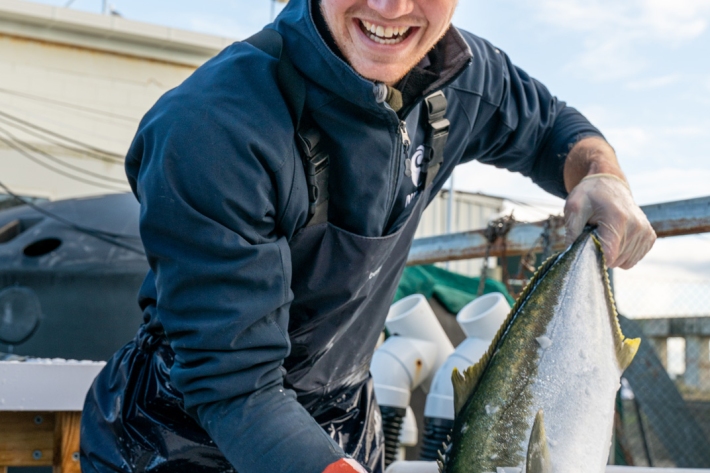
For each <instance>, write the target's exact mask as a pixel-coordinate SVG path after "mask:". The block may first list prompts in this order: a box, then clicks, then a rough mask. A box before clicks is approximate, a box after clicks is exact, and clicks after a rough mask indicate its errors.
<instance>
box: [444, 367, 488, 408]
mask: <svg viewBox="0 0 710 473" xmlns="http://www.w3.org/2000/svg"><path fill="white" fill-rule="evenodd" d="M486 356H487V355H486ZM486 356H484V359H481V360H480V361H479V362H478V363H476V364H475V365H473V366H469V367H468V368H467V369H465V370H464V372H463V373H461V372H460V371H459V370H458V369H457V368H454V372H453V374H452V375H451V382H452V383H453V385H454V414H455V415H456V416H458V415H459V414H460V413H461V410H462V409H463V406H464V405H465V404H466V401H468V399H469V398H470V397H471V395H472V394H473V392H474V391H475V390H476V386H478V382H479V381H480V380H481V375H482V374H483V371H484V370H485V368H486V365H487V364H488V360H487V359H485V358H486Z"/></svg>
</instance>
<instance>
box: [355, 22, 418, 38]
mask: <svg viewBox="0 0 710 473" xmlns="http://www.w3.org/2000/svg"><path fill="white" fill-rule="evenodd" d="M361 22H362V26H363V27H364V28H365V31H366V32H368V33H369V34H368V36H369V37H370V39H371V40H373V41H375V42H377V43H380V44H397V43H401V42H402V41H404V35H405V34H406V33H407V32H408V31H409V26H387V27H385V26H381V25H375V24H373V23H370V22H369V21H365V20H361Z"/></svg>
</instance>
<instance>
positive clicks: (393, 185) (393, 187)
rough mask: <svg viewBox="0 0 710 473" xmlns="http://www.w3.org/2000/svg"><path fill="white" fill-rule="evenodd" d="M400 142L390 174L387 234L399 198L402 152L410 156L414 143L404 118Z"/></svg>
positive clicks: (400, 125) (401, 123) (386, 221)
mask: <svg viewBox="0 0 710 473" xmlns="http://www.w3.org/2000/svg"><path fill="white" fill-rule="evenodd" d="M398 134H399V143H398V145H399V146H397V152H396V153H395V160H394V162H393V163H392V174H391V176H390V195H389V200H388V202H387V207H386V208H387V209H388V212H387V219H386V220H385V232H384V233H385V234H387V233H388V232H389V223H390V219H391V218H392V211H393V210H394V204H395V199H396V198H397V179H398V177H399V172H400V171H401V169H402V153H404V154H405V155H406V156H407V157H408V156H409V148H410V146H411V144H412V141H411V139H410V138H409V132H408V131H407V123H406V122H405V121H404V120H399V133H398ZM405 159H406V157H405Z"/></svg>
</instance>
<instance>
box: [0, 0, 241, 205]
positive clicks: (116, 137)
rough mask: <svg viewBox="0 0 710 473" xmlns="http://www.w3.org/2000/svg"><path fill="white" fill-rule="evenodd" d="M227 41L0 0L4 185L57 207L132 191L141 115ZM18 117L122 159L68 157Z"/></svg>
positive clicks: (79, 153) (0, 176) (72, 153)
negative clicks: (130, 161)
mask: <svg viewBox="0 0 710 473" xmlns="http://www.w3.org/2000/svg"><path fill="white" fill-rule="evenodd" d="M176 36H180V37H181V38H182V39H181V40H171V39H170V38H172V37H176ZM193 36H195V37H193ZM229 42H230V40H226V39H222V38H217V37H209V36H207V35H197V34H192V33H189V34H188V32H181V34H180V35H178V34H177V33H176V31H175V30H169V29H166V28H162V27H158V26H154V25H146V24H142V23H138V22H131V21H128V20H123V19H117V18H108V17H105V16H102V15H92V14H88V13H84V12H74V11H71V10H67V9H62V8H56V7H48V6H45V5H37V4H31V3H29V2H20V1H17V0H0V181H1V182H2V183H4V184H5V185H7V186H8V187H9V188H10V189H12V190H13V191H14V192H16V193H18V194H22V195H26V196H37V197H45V198H50V199H52V200H54V199H61V198H70V197H80V196H89V195H96V194H104V193H107V192H126V191H129V190H130V189H129V187H128V184H127V182H126V179H125V174H124V170H123V162H122V161H123V159H122V158H123V156H124V155H125V153H126V151H127V149H128V147H129V145H130V143H131V140H132V138H133V135H134V133H135V131H136V128H137V126H138V123H139V121H140V119H141V117H142V116H143V115H144V114H145V112H146V111H148V109H149V108H150V107H151V106H152V105H153V104H154V103H155V102H156V100H157V99H158V98H159V97H160V96H161V95H163V94H164V93H165V92H167V91H168V90H170V89H172V88H173V87H175V86H177V85H178V84H180V83H181V82H182V81H183V80H185V78H187V77H188V76H189V75H190V74H191V73H192V72H193V71H194V70H195V68H196V67H197V66H198V65H199V64H201V63H202V62H204V61H206V60H207V59H209V58H210V57H211V56H212V55H214V54H216V53H217V52H218V51H219V50H220V49H221V47H222V46H224V45H226V44H229ZM93 45H95V47H93ZM18 120H22V121H24V122H27V123H29V124H30V125H31V126H36V127H40V128H43V129H46V130H48V131H50V132H52V133H56V134H58V135H60V136H64V137H69V138H71V139H73V140H77V141H79V142H81V143H85V144H86V145H89V146H93V147H96V148H99V149H101V150H106V151H108V152H110V153H114V154H115V155H116V156H115V157H113V158H111V157H109V159H104V160H100V159H96V156H94V155H92V154H91V153H87V152H86V150H82V149H81V147H77V146H74V145H71V146H72V147H74V148H76V149H75V150H68V149H66V148H63V147H61V146H59V145H58V143H63V144H69V143H67V142H65V141H62V140H61V139H57V138H56V137H53V136H50V135H48V134H47V133H45V132H42V131H40V130H38V129H36V128H34V129H33V128H31V127H27V126H26V125H23V124H21V123H20V122H18ZM8 133H9V134H8ZM7 141H11V142H12V143H11V144H8V143H7ZM52 141H54V142H52ZM25 143H26V144H25ZM28 146H29V147H30V149H28ZM16 147H21V148H23V149H24V151H25V153H24V154H23V153H22V152H19V151H17V150H16V149H14V148H16ZM32 148H34V149H32ZM28 155H29V156H28ZM2 192H3V191H2V190H0V193H2Z"/></svg>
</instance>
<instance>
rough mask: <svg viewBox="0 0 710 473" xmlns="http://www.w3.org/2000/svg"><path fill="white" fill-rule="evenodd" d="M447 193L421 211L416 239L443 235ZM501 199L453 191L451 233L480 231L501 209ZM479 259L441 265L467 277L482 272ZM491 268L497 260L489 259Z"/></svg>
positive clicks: (438, 196)
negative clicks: (422, 212)
mask: <svg viewBox="0 0 710 473" xmlns="http://www.w3.org/2000/svg"><path fill="white" fill-rule="evenodd" d="M448 200H449V192H448V191H447V190H443V191H441V192H440V193H439V194H438V195H437V196H436V197H435V198H434V200H433V201H432V203H431V204H430V205H429V207H428V208H427V209H426V210H425V211H424V214H423V215H422V220H421V222H420V224H419V228H417V233H416V235H415V238H424V237H429V236H435V235H443V234H445V233H446V216H447V208H448ZM503 203H504V200H503V199H499V198H497V197H490V196H487V195H482V194H471V193H467V192H460V191H455V193H454V202H453V204H454V205H453V210H454V212H453V221H452V225H451V231H452V232H466V231H470V230H480V229H482V228H485V227H486V226H487V225H488V222H489V221H490V220H492V219H494V218H496V217H497V216H498V215H499V214H500V213H501V211H502V210H503ZM482 264H483V260H482V259H471V260H461V261H452V262H449V263H448V264H446V263H442V264H440V266H442V267H444V268H447V269H449V270H450V271H454V272H457V273H460V274H465V275H467V276H478V275H479V274H480V273H481V267H482ZM489 264H490V267H495V266H496V260H495V259H493V258H492V259H491V260H490V262H489Z"/></svg>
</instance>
